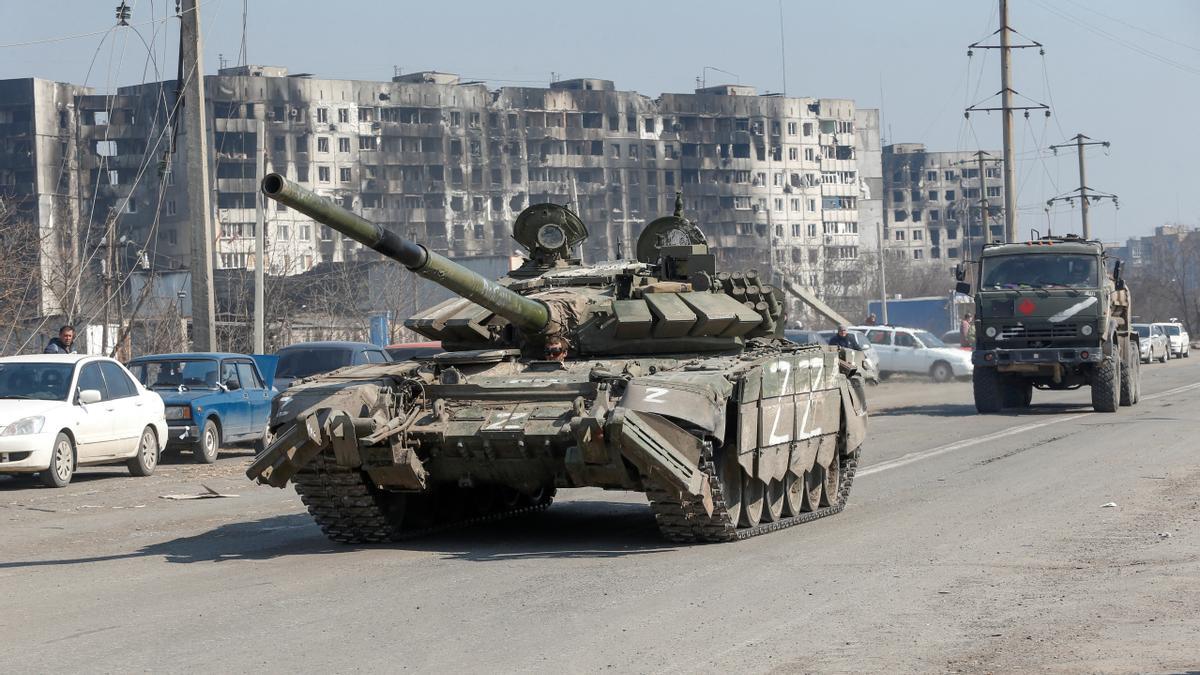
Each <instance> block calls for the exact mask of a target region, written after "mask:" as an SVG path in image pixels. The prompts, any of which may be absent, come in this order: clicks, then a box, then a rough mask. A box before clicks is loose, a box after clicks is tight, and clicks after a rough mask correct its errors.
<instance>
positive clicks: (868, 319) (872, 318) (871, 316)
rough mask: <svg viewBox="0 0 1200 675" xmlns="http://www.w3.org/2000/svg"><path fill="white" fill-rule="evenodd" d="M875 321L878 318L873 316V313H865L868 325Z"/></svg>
mask: <svg viewBox="0 0 1200 675" xmlns="http://www.w3.org/2000/svg"><path fill="white" fill-rule="evenodd" d="M877 322H878V319H876V318H875V314H874V313H872V314H868V315H867V325H868V326H874V325H875V324H876V323H877Z"/></svg>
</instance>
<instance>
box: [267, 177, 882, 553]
mask: <svg viewBox="0 0 1200 675" xmlns="http://www.w3.org/2000/svg"><path fill="white" fill-rule="evenodd" d="M262 189H263V192H264V194H265V195H266V196H267V197H269V198H271V199H275V200H277V201H279V202H281V203H283V204H286V205H287V206H288V207H289V208H293V209H296V210H298V211H300V212H302V213H304V214H306V215H308V216H310V217H312V218H314V219H315V220H317V221H319V222H322V223H324V224H326V225H328V226H329V227H332V228H334V229H336V230H338V231H340V232H342V233H344V234H345V235H347V236H349V237H351V238H353V239H355V240H356V241H359V242H361V243H362V244H364V245H366V246H369V247H371V248H372V249H374V250H376V251H378V252H379V253H382V254H383V255H385V256H388V257H389V258H392V259H393V260H395V261H397V262H398V263H400V264H402V265H404V266H405V267H407V268H408V269H409V270H410V271H412V272H413V273H414V274H417V275H420V276H422V277H424V278H426V279H430V280H432V281H434V282H436V283H439V284H441V285H443V286H445V287H446V288H448V289H450V290H451V291H453V292H454V293H455V294H457V296H458V297H456V298H453V299H451V300H448V301H446V302H444V303H442V304H439V305H437V306H435V307H433V308H431V309H428V310H425V311H422V312H420V313H419V314H418V315H416V316H413V317H411V318H410V319H408V320H407V321H406V322H405V325H406V326H407V327H409V328H410V329H412V330H414V331H416V332H417V333H419V334H421V335H423V336H425V337H427V338H428V339H430V340H438V341H440V342H441V344H442V346H443V348H444V349H445V350H446V351H445V352H443V353H440V354H436V355H433V356H431V357H427V358H424V357H423V358H419V359H415V360H410V361H406V362H400V363H386V364H367V365H361V366H352V367H348V368H343V369H341V370H338V371H334V372H332V373H328V374H324V375H320V376H316V377H313V378H309V379H306V380H300V381H298V382H297V383H295V384H293V386H292V387H291V388H289V389H288V390H287V391H285V392H284V393H283V395H281V396H279V397H277V398H276V400H275V402H274V405H273V408H272V414H271V421H270V436H271V439H272V440H271V443H270V444H269V445H268V447H267V448H266V449H265V450H264V451H263V452H262V453H260V454H259V455H258V456H257V457H255V459H254V462H253V464H252V465H251V466H250V468H249V469H248V470H247V472H246V474H247V476H248V477H249V478H251V479H252V480H255V481H257V482H259V483H261V484H265V485H271V486H274V487H279V488H283V487H285V486H286V485H287V484H288V483H291V484H292V485H293V486H294V487H295V490H296V491H297V492H298V493H299V494H300V496H301V498H302V501H303V503H304V504H305V505H306V507H307V508H308V511H309V513H310V514H311V515H312V517H313V518H314V519H315V520H316V522H317V523H318V524H319V525H320V527H321V529H322V530H323V531H324V532H325V534H326V535H327V536H328V537H329V538H330V539H333V540H334V541H338V542H345V543H364V542H384V541H394V540H401V539H406V538H409V537H413V536H418V535H421V534H426V533H430V532H434V531H438V530H441V529H445V528H449V527H456V526H461V525H464V524H471V523H476V522H484V521H490V520H495V519H499V518H505V517H510V516H515V515H519V514H524V513H529V512H531V511H537V510H541V509H545V508H547V507H548V506H550V504H551V502H552V501H553V499H554V496H555V494H556V492H557V490H560V489H567V488H579V487H598V488H604V489H608V490H633V491H638V492H642V493H644V494H645V495H646V496H647V498H648V500H649V504H650V509H651V511H652V512H653V515H654V519H655V521H656V523H657V525H658V528H659V530H660V531H661V533H662V535H663V536H664V537H666V538H667V539H670V540H673V541H678V542H719V541H730V540H736V539H742V538H745V537H749V536H754V535H757V534H761V533H765V532H771V531H774V530H777V529H782V528H786V527H789V526H792V525H797V524H800V523H804V522H808V521H811V520H814V519H817V518H821V517H824V516H828V515H832V514H835V513H837V512H839V511H840V510H841V509H842V508H843V507H844V506H845V504H846V500H847V499H848V497H849V494H850V486H851V483H852V482H853V479H854V473H855V469H856V467H857V463H858V457H859V452H860V447H861V445H862V442H863V439H864V437H865V435H866V423H867V410H866V401H865V398H864V396H863V387H862V378H861V376H860V375H859V374H858V370H857V369H858V363H859V359H860V357H859V355H858V353H857V352H854V351H852V350H851V351H839V350H838V349H836V348H832V347H817V346H801V345H797V344H794V343H792V342H789V341H787V340H785V339H783V337H782V328H783V324H784V317H783V315H782V312H783V303H782V302H781V298H780V293H779V291H778V290H776V289H775V288H773V287H772V286H770V285H769V284H767V283H764V281H763V280H762V279H761V278H760V277H759V276H758V275H757V274H756V273H755V272H753V271H744V272H743V271H737V272H726V271H718V270H716V265H715V256H714V254H713V253H712V252H711V251H710V250H709V247H708V244H707V242H706V240H705V237H704V234H703V232H702V231H701V230H700V228H699V227H697V226H696V224H695V223H694V222H692V221H689V220H687V219H686V218H684V217H683V215H682V199H681V198H680V197H679V196H677V197H676V207H675V213H674V215H670V216H664V217H661V218H658V219H656V220H654V221H653V222H651V223H650V224H649V225H647V226H646V228H645V229H644V230H643V232H642V233H641V235H640V237H639V239H638V241H637V245H636V259H633V260H616V261H609V262H602V263H596V264H582V263H581V262H580V260H579V259H578V258H576V257H575V256H574V255H573V254H572V252H573V251H575V250H577V247H578V245H579V244H580V243H581V242H583V241H584V239H586V237H587V236H588V232H587V228H586V226H585V225H584V224H583V223H582V222H581V221H580V219H579V218H578V216H576V214H574V213H573V212H572V211H571V210H570V209H568V208H566V207H563V206H559V205H556V204H536V205H533V206H530V207H529V208H527V209H525V210H524V211H522V212H521V214H520V215H519V216H518V217H517V219H516V222H515V223H514V226H513V238H514V239H515V240H516V241H517V242H518V243H519V244H520V245H521V246H522V247H523V248H524V249H525V250H526V251H527V257H526V259H525V262H524V263H523V264H522V265H521V266H520V267H519V268H517V269H515V270H513V271H512V272H511V273H509V274H508V275H507V276H506V277H504V278H502V279H499V280H496V281H493V280H490V279H486V278H483V277H481V276H479V275H477V274H475V273H474V272H472V271H470V270H468V269H466V268H464V267H462V266H460V265H458V264H456V263H454V262H453V261H451V260H448V259H447V258H445V257H444V256H442V255H439V254H438V253H436V252H434V251H431V250H430V249H429V248H428V247H426V246H423V245H421V244H419V243H417V242H412V241H408V240H405V239H403V238H401V237H399V236H397V235H396V234H395V233H393V232H390V231H388V230H386V229H385V228H382V227H380V226H377V225H374V224H372V223H370V222H368V221H366V220H364V219H362V218H360V217H358V216H356V215H354V214H352V213H350V212H348V211H345V210H343V209H342V208H340V207H338V206H336V205H334V204H333V203H332V202H330V201H328V200H326V199H324V198H322V197H320V196H318V195H315V194H313V193H311V192H309V191H307V190H305V189H304V188H302V187H300V186H298V185H296V184H294V183H291V182H289V181H288V180H287V179H285V178H284V177H282V176H279V175H276V174H272V175H268V176H267V177H266V178H265V179H264V180H263V184H262Z"/></svg>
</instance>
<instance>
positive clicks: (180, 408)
mask: <svg viewBox="0 0 1200 675" xmlns="http://www.w3.org/2000/svg"><path fill="white" fill-rule="evenodd" d="M129 370H131V371H132V372H133V374H134V376H135V377H137V379H138V381H139V382H141V383H142V385H143V386H146V387H149V388H150V389H153V390H154V391H155V392H157V393H158V395H159V396H161V397H162V399H163V401H164V402H165V403H166V406H167V426H168V428H169V429H170V432H169V434H170V435H169V437H168V438H167V447H168V448H171V449H184V450H190V451H191V452H192V457H193V458H194V459H195V460H196V461H197V462H200V463H202V464H211V463H212V462H214V461H216V459H217V454H218V453H219V452H220V450H221V446H222V445H229V444H235V443H245V444H252V445H254V446H255V447H256V448H258V449H261V448H262V446H263V445H264V443H265V439H266V433H267V423H268V422H269V420H270V415H271V399H272V398H274V396H275V394H276V391H275V389H274V388H273V387H271V386H270V385H268V384H266V382H265V381H264V380H263V376H262V373H261V372H259V370H258V366H257V365H256V364H255V363H254V360H253V359H252V358H250V357H249V356H246V355H245V354H227V353H218V352H197V353H193V354H156V355H153V356H140V357H138V358H136V359H134V360H132V361H130V362H129Z"/></svg>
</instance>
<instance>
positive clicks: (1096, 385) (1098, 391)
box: [1092, 350, 1122, 412]
mask: <svg viewBox="0 0 1200 675" xmlns="http://www.w3.org/2000/svg"><path fill="white" fill-rule="evenodd" d="M1121 370H1122V368H1121V357H1120V352H1117V351H1116V350H1114V353H1113V354H1112V355H1110V356H1106V357H1105V358H1104V360H1103V361H1101V362H1100V363H1099V364H1097V365H1096V369H1095V370H1093V371H1092V408H1093V409H1094V410H1095V411H1096V412H1116V411H1117V408H1118V407H1119V406H1120V403H1121Z"/></svg>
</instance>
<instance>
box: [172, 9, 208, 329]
mask: <svg viewBox="0 0 1200 675" xmlns="http://www.w3.org/2000/svg"><path fill="white" fill-rule="evenodd" d="M197 4H198V3H197V0H181V5H180V15H179V19H180V25H179V61H180V72H181V73H182V78H181V79H182V81H181V82H179V87H180V95H181V96H182V97H183V124H182V126H183V131H184V134H185V137H186V138H187V139H188V149H187V177H188V180H187V199H188V211H189V212H190V213H191V215H192V231H191V238H190V243H191V246H190V249H191V250H190V251H189V253H190V256H191V261H190V263H189V265H190V267H191V272H192V348H193V350H195V351H202V352H203V351H212V350H213V349H215V348H216V346H217V316H216V315H217V308H216V301H215V299H214V298H213V252H212V247H213V228H212V202H211V198H212V197H211V192H210V190H209V177H208V124H207V123H206V120H205V117H206V111H205V104H204V54H203V51H202V50H203V48H202V47H201V41H200V11H199V9H198V8H197Z"/></svg>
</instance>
